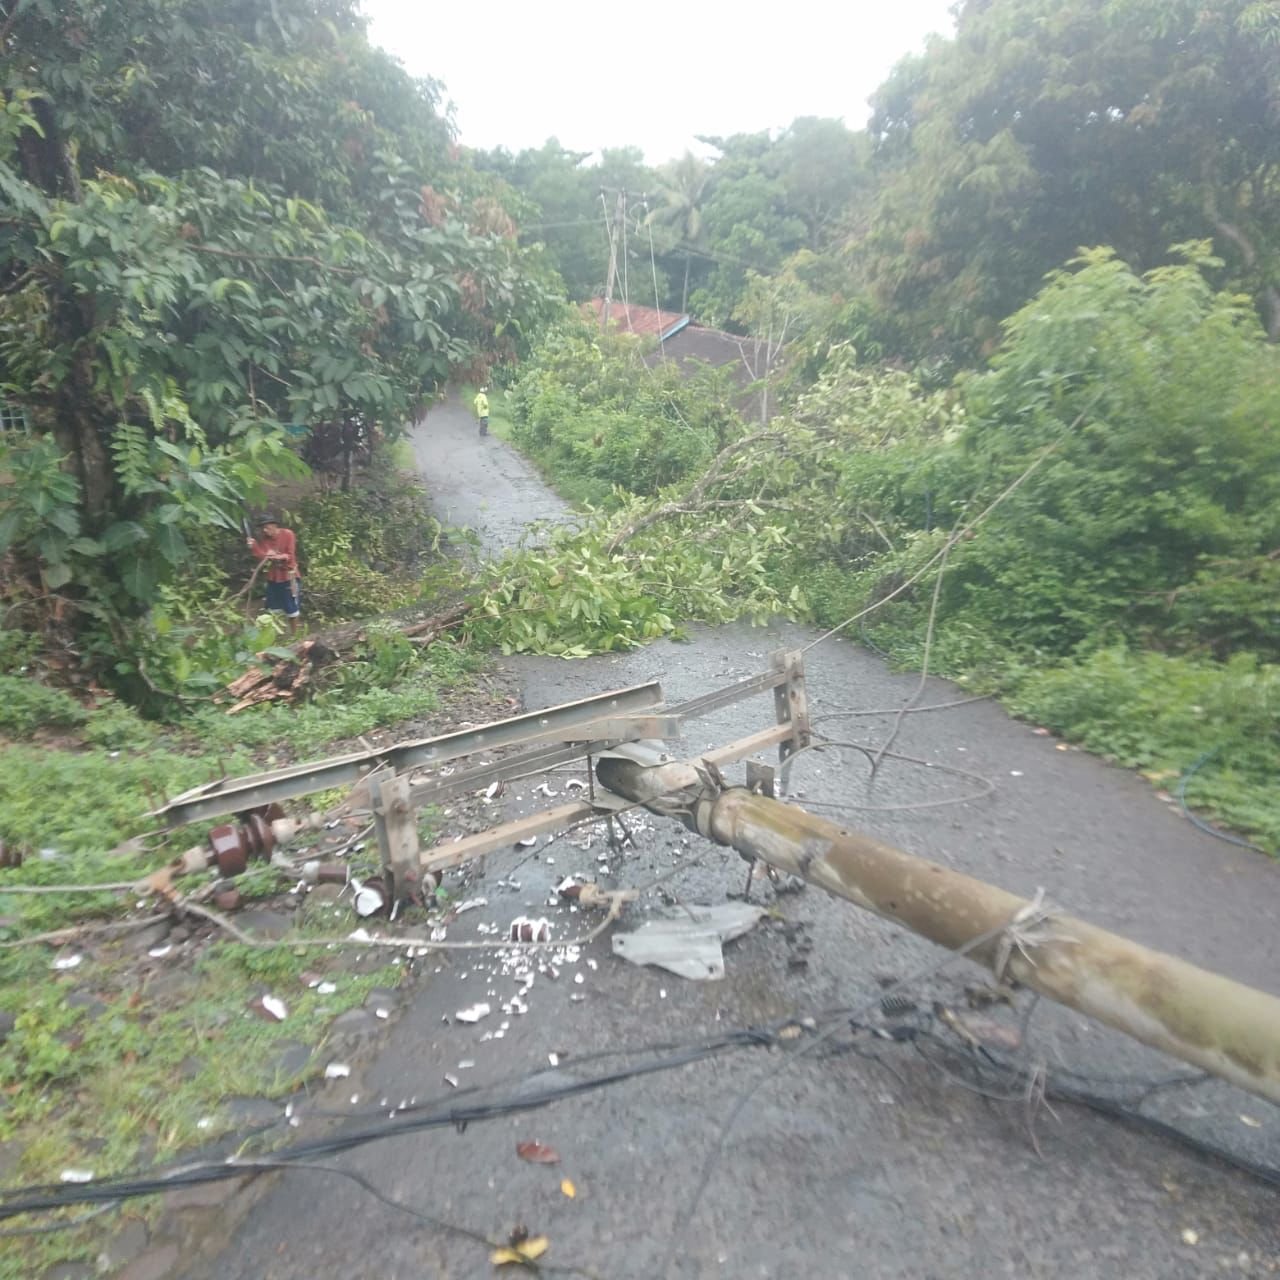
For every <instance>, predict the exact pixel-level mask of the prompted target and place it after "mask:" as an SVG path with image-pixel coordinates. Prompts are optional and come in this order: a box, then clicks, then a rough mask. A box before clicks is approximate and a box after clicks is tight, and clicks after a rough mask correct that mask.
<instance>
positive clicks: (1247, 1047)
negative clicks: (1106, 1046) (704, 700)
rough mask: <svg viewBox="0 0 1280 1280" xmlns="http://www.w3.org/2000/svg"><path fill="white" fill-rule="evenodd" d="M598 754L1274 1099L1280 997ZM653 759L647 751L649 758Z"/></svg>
mask: <svg viewBox="0 0 1280 1280" xmlns="http://www.w3.org/2000/svg"><path fill="white" fill-rule="evenodd" d="M637 756H640V757H641V758H644V757H643V752H637V751H636V750H635V749H629V750H628V752H627V758H624V757H623V756H621V755H608V756H602V757H601V758H600V760H599V764H598V765H597V769H596V776H597V778H598V779H599V781H600V782H601V783H602V784H603V785H604V786H605V787H607V788H608V789H609V790H610V791H613V792H615V793H616V794H618V795H620V796H624V797H625V798H626V799H628V800H631V801H636V802H639V803H641V804H645V805H647V806H648V807H649V808H651V809H653V810H654V811H655V812H657V813H661V814H665V815H667V816H669V817H679V818H681V820H682V821H684V822H685V824H686V825H687V826H689V827H691V828H692V829H693V830H695V831H697V832H699V833H700V834H701V835H703V836H707V837H708V838H710V839H712V840H715V841H717V842H718V843H719V844H722V845H730V846H732V847H733V848H735V849H737V850H738V852H739V853H741V854H743V855H744V856H745V857H747V858H758V859H760V860H761V861H762V862H767V863H768V864H769V865H770V866H772V867H777V868H778V869H779V870H780V871H787V872H790V873H791V874H792V875H797V876H801V877H803V878H804V879H805V880H807V881H809V882H810V883H811V884H815V885H817V886H818V887H819V888H821V889H825V890H826V891H827V892H828V893H832V894H835V895H836V896H838V897H841V898H847V899H848V900H849V901H850V902H853V903H855V904H857V905H858V906H860V907H863V908H865V909H866V910H868V911H874V912H875V913H876V914H877V915H880V916H884V917H885V918H886V919H889V920H893V921H896V922H897V923H898V924H901V925H905V926H906V927H907V928H908V929H911V930H912V931H913V932H915V933H918V934H920V935H921V936H923V937H925V938H928V939H929V940H930V941H931V942H936V943H937V944H938V945H939V946H943V947H948V948H950V949H951V950H953V951H956V950H960V949H962V948H965V947H967V946H968V945H969V944H971V943H972V942H973V940H974V939H975V938H982V937H984V936H987V935H989V936H987V940H986V941H984V942H981V943H979V944H978V945H976V946H973V947H972V949H971V950H968V951H967V953H966V954H967V955H968V957H969V958H970V959H971V960H974V961H976V962H977V963H978V964H982V965H985V966H986V967H987V968H988V969H990V970H992V972H993V973H995V975H996V977H997V978H999V979H1002V980H1003V979H1006V978H1007V979H1013V980H1016V981H1017V982H1019V983H1022V984H1023V985H1024V986H1027V987H1031V988H1032V989H1033V990H1035V991H1039V992H1040V993H1041V994H1043V995H1046V996H1048V997H1049V998H1050V999H1052V1000H1057V1001H1058V1002H1059V1003H1061V1004H1065V1005H1069V1006H1070V1007H1071V1008H1073V1009H1079V1010H1080V1011H1081V1012H1082V1013H1087V1014H1089V1015H1091V1016H1092V1017H1095V1018H1097V1019H1098V1020H1099V1021H1100V1022H1105V1023H1106V1024H1107V1025H1108V1026H1111V1027H1115V1028H1116V1029H1117V1030H1119V1031H1123V1032H1125V1033H1126V1034H1127V1035H1130V1036H1133V1038H1134V1039H1135V1040H1141V1041H1142V1042H1143V1043H1144V1044H1148V1045H1151V1046H1152V1047H1153V1048H1156V1049H1160V1050H1163V1051H1164V1052H1165V1053H1168V1054H1171V1055H1173V1056H1174V1057H1175V1058H1181V1059H1182V1060H1183V1061H1184V1062H1189V1063H1192V1064H1194V1065H1195V1066H1197V1067H1200V1068H1202V1069H1203V1070H1205V1071H1208V1072H1211V1073H1212V1074H1214V1075H1216V1076H1221V1077H1222V1078H1223V1079H1224V1080H1229V1081H1230V1082H1231V1083H1232V1084H1236V1085H1239V1086H1240V1087H1241V1088H1242V1089H1248V1090H1249V1091H1250V1092H1252V1093H1256V1094H1259V1095H1260V1096H1262V1097H1264V1098H1268V1099H1270V1100H1271V1101H1272V1102H1277V1103H1280V999H1277V998H1276V997H1275V996H1272V995H1268V994H1267V993H1266V992H1263V991H1257V990H1255V989H1254V988H1252V987H1246V986H1244V985H1242V984H1241V983H1238V982H1234V981H1232V980H1231V979H1229V978H1224V977H1221V976H1220V975H1218V974H1215V973H1210V972H1208V971H1206V970H1204V969H1199V968H1197V967H1196V966H1195V965H1192V964H1188V963H1187V962H1186V961H1184V960H1179V959H1177V958H1176V957H1174V956H1170V955H1165V954H1164V953H1163V952H1159V951H1152V950H1150V949H1149V948H1147V947H1143V946H1140V945H1138V944H1137V943H1134V942H1130V941H1128V940H1127V939H1125V938H1121V937H1118V936H1117V935H1116V934H1113V933H1108V932H1107V931H1106V930H1104V929H1098V928H1096V927H1095V926H1093V925H1091V924H1087V923H1086V922H1085V921H1083V920H1078V919H1076V918H1074V917H1072V916H1066V915H1059V914H1058V913H1057V912H1056V911H1052V910H1050V909H1047V908H1043V907H1042V906H1041V905H1040V903H1039V902H1038V901H1035V902H1032V901H1028V900H1027V899H1025V898H1019V897H1017V896H1016V895H1014V894H1012V893H1007V892H1005V890H1003V889H998V888H996V887H995V886H993V885H989V884H986V883H984V882H983V881H981V880H976V879H974V878H973V877H972V876H967V875H964V874H962V873H961V872H958V871H952V870H951V869H950V868H949V867H943V866H940V865H938V864H937V863H933V862H929V861H927V860H926V859H924V858H917V857H915V856H913V855H912V854H908V853H903V852H902V851H901V850H900V849H895V848H893V847H892V846H891V845H887V844H882V843H881V842H880V841H878V840H873V839H871V838H870V837H868V836H863V835H858V834H856V833H854V832H851V831H849V830H847V829H845V828H844V827H840V826H837V825H836V824H835V823H833V822H828V821H827V820H825V819H823V818H818V817H814V816H813V815H812V814H809V813H806V812H805V811H804V810H803V809H800V808H798V807H797V806H795V805H790V804H783V803H781V802H780V801H778V800H773V799H770V798H769V797H768V796H763V795H756V794H754V793H753V792H751V791H747V790H745V789H743V788H730V789H727V790H726V789H723V788H721V787H720V785H719V783H718V780H717V777H716V772H715V770H714V769H707V768H705V767H700V765H699V762H697V761H693V762H674V763H670V764H646V763H642V762H641V760H640V759H637ZM653 758H654V759H657V758H658V757H657V756H656V755H655V756H654V757H653Z"/></svg>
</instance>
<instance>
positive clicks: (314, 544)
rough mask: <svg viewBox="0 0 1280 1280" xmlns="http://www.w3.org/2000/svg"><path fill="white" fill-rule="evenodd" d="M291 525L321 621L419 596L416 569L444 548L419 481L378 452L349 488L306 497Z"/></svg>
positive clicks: (310, 603) (307, 593) (308, 596)
mask: <svg viewBox="0 0 1280 1280" xmlns="http://www.w3.org/2000/svg"><path fill="white" fill-rule="evenodd" d="M293 527H294V529H295V531H296V533H297V535H298V557H299V567H300V569H301V571H302V579H303V593H304V598H305V601H306V609H307V613H308V616H311V617H319V618H321V619H322V620H336V619H341V618H352V617H363V616H365V615H367V614H378V613H386V612H388V611H390V610H392V609H396V608H400V607H402V606H405V605H409V604H412V603H413V602H414V601H415V600H416V599H418V597H419V595H420V593H421V592H420V586H419V582H418V577H417V570H418V569H419V568H420V567H421V565H422V563H423V562H424V561H425V560H426V559H427V558H428V557H429V556H430V555H431V554H432V553H433V552H438V551H439V548H440V539H441V534H442V529H441V526H440V523H439V521H437V520H436V519H435V518H434V517H432V516H431V515H430V513H429V512H428V510H427V502H426V497H425V495H424V494H423V491H422V488H421V486H420V485H418V484H417V483H416V482H415V481H413V480H412V479H410V478H409V477H408V476H406V475H403V474H401V473H399V472H397V471H396V470H395V466H394V463H393V460H392V457H391V454H390V452H389V451H388V450H380V451H379V452H378V453H377V454H375V457H374V461H373V465H372V466H371V468H370V471H369V473H368V475H367V476H366V477H365V478H364V481H363V483H362V484H361V485H359V486H358V487H356V488H354V489H353V490H352V491H351V492H350V493H324V494H316V495H313V496H312V497H309V498H307V499H305V500H304V501H303V502H302V503H301V505H300V507H299V509H298V512H297V517H296V519H295V520H294V524H293Z"/></svg>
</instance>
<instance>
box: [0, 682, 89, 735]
mask: <svg viewBox="0 0 1280 1280" xmlns="http://www.w3.org/2000/svg"><path fill="white" fill-rule="evenodd" d="M87 718H88V713H87V712H86V711H85V709H84V708H83V707H82V706H81V705H80V704H79V703H78V702H77V701H76V700H75V699H74V698H73V697H71V695H70V694H67V693H64V692H63V691H62V690H61V689H49V688H46V687H45V686H44V685H40V684H36V682H35V681H34V680H27V679H23V678H22V677H21V676H4V675H0V733H5V734H8V735H10V736H11V737H19V738H22V737H29V736H30V735H31V734H32V733H34V732H35V731H36V730H37V729H71V728H75V727H76V726H78V725H82V724H84V722H85V720H86V719H87Z"/></svg>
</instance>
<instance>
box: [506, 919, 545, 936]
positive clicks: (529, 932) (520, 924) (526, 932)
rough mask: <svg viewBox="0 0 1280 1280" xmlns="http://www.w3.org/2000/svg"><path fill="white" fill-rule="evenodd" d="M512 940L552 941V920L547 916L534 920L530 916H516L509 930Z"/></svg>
mask: <svg viewBox="0 0 1280 1280" xmlns="http://www.w3.org/2000/svg"><path fill="white" fill-rule="evenodd" d="M507 935H508V937H510V939H511V941H512V942H550V941H551V921H549V920H548V919H547V918H546V917H545V916H539V917H538V919H537V920H532V919H530V918H529V917H528V916H516V918H515V919H514V920H513V921H512V922H511V925H510V927H509V928H508V930H507Z"/></svg>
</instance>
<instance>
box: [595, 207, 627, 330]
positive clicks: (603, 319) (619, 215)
mask: <svg viewBox="0 0 1280 1280" xmlns="http://www.w3.org/2000/svg"><path fill="white" fill-rule="evenodd" d="M625 200H626V192H624V191H619V192H618V199H617V203H616V204H615V205H614V207H613V226H612V227H611V228H610V229H609V272H608V276H607V278H606V279H605V285H604V306H603V307H602V308H601V311H600V327H601V329H607V328H608V327H609V309H610V307H611V306H612V305H613V282H614V280H615V279H616V278H617V275H618V236H619V234H620V232H621V230H622V219H623V217H624V216H625V207H626V206H625ZM600 203H601V204H603V205H605V209H606V210H607V209H608V207H609V206H608V205H607V204H605V199H604V192H603V191H602V192H601V193H600Z"/></svg>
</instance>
